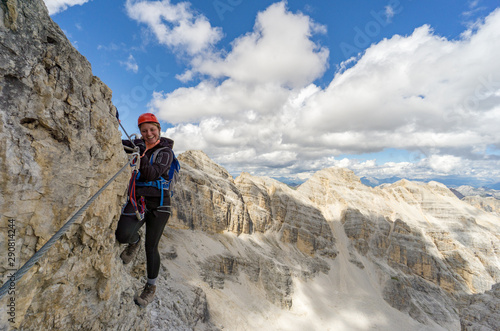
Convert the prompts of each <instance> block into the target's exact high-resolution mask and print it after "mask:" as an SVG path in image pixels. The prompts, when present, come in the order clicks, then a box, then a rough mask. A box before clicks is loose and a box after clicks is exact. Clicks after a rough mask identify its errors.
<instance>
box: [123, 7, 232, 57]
mask: <svg viewBox="0 0 500 331" xmlns="http://www.w3.org/2000/svg"><path fill="white" fill-rule="evenodd" d="M125 8H126V10H127V14H128V15H129V16H130V17H131V18H132V19H134V20H136V21H138V22H140V23H143V24H146V25H147V26H148V28H149V29H150V30H151V32H152V33H153V34H154V35H155V36H156V38H157V39H158V41H159V42H160V43H161V44H163V45H166V46H168V47H172V48H174V49H176V50H178V51H179V50H180V51H181V52H186V53H187V54H189V55H196V54H199V53H201V52H204V51H207V49H209V48H210V47H211V46H212V45H214V44H216V43H217V42H218V41H219V40H220V39H221V38H222V32H221V30H220V29H219V28H214V27H212V26H211V25H210V22H209V21H208V19H207V18H206V17H205V16H204V15H201V14H197V13H196V12H195V11H194V10H193V9H192V8H191V7H190V3H189V2H179V3H177V4H172V3H171V2H170V1H169V0H162V1H145V0H127V2H126V4H125Z"/></svg>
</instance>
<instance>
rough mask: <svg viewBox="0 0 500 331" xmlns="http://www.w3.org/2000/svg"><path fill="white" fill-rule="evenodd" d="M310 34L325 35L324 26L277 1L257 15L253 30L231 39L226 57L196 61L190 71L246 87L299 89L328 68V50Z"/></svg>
mask: <svg viewBox="0 0 500 331" xmlns="http://www.w3.org/2000/svg"><path fill="white" fill-rule="evenodd" d="M313 33H326V27H324V26H321V25H318V24H316V23H314V22H313V21H312V20H311V19H310V17H308V16H305V15H302V14H293V13H291V12H289V11H287V10H286V7H285V3H284V2H279V3H276V4H273V5H271V6H270V7H269V8H267V9H266V10H265V11H263V12H261V13H259V14H258V16H257V20H256V23H255V26H254V31H253V32H251V33H248V34H246V35H243V36H241V37H239V38H237V39H236V40H234V41H233V43H232V50H231V52H230V53H229V54H228V55H227V56H226V57H225V58H221V57H215V58H214V57H212V58H207V59H201V60H199V59H197V61H195V62H193V66H194V68H193V70H195V71H197V72H199V73H202V74H205V75H209V76H211V77H215V78H221V77H228V78H230V79H233V80H235V81H238V82H243V83H245V84H270V83H276V84H279V85H286V86H290V87H301V86H304V85H306V84H309V83H311V82H312V81H314V80H315V79H317V78H319V77H321V76H322V75H323V73H324V72H325V70H326V69H327V66H328V62H327V59H328V54H329V52H328V49H326V48H324V47H321V46H320V45H318V44H316V43H314V42H313V41H311V39H310V38H311V35H312V34H313Z"/></svg>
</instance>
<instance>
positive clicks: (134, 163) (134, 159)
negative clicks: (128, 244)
mask: <svg viewBox="0 0 500 331" xmlns="http://www.w3.org/2000/svg"><path fill="white" fill-rule="evenodd" d="M117 119H118V122H119V123H120V126H121V128H122V130H123V131H124V132H125V134H126V135H127V137H128V138H129V140H130V141H131V143H132V145H133V146H134V148H130V147H126V146H124V147H126V148H127V149H128V150H129V151H132V152H133V153H132V154H131V160H130V161H129V162H127V164H125V165H124V166H123V167H122V168H121V169H120V170H118V172H117V173H116V174H115V175H114V176H113V177H111V179H110V180H108V181H107V182H106V184H104V186H103V187H101V188H100V189H99V190H98V191H97V192H96V193H95V194H94V195H93V196H92V197H91V198H90V199H89V200H88V201H87V202H86V203H85V204H84V205H83V207H81V208H80V209H79V210H78V211H77V212H76V213H75V214H74V215H73V216H72V217H71V218H70V219H69V220H68V221H67V222H66V223H65V224H64V225H63V226H62V227H61V228H60V229H59V231H57V232H56V233H55V234H54V235H53V236H52V238H50V239H49V240H48V241H47V242H46V243H45V244H44V245H43V246H42V248H40V249H39V250H38V251H37V252H36V253H35V254H33V256H32V257H31V258H30V259H29V260H28V261H27V262H26V263H25V264H24V265H23V266H22V267H21V268H19V269H18V270H17V271H16V272H15V273H14V274H13V275H9V280H7V281H6V282H5V283H4V284H3V285H2V287H0V300H1V299H2V298H3V297H4V296H5V295H6V294H7V292H8V291H9V287H10V286H11V284H12V282H14V283H17V282H18V281H19V280H21V278H22V277H23V276H24V275H25V274H26V273H27V272H28V270H29V269H31V267H33V265H35V263H37V262H38V260H40V258H41V257H42V256H43V255H44V254H45V253H46V252H47V251H48V250H49V249H50V248H51V247H52V246H53V245H54V244H55V243H56V241H57V240H59V238H61V236H62V235H63V234H64V233H65V232H66V231H68V229H69V227H70V226H71V225H73V223H75V221H76V220H77V219H78V218H80V216H82V215H83V213H84V212H85V211H86V210H87V209H88V208H89V207H90V205H91V204H92V202H94V200H96V199H97V197H99V195H101V193H102V192H103V191H104V190H105V189H106V188H107V187H108V186H109V184H111V183H112V182H113V181H114V180H115V179H116V178H117V177H118V176H119V175H120V174H121V173H122V172H123V171H124V170H125V169H127V168H129V166H130V167H132V168H133V170H132V177H131V181H130V182H129V198H130V197H133V199H134V200H133V201H134V203H135V206H134V207H137V208H136V211H138V213H136V215H137V218H139V219H142V218H141V217H144V212H145V210H146V206H145V203H144V198H142V197H141V199H140V200H139V203H137V201H136V198H135V186H136V177H138V176H139V166H140V163H141V162H140V154H139V147H138V146H137V145H135V144H134V140H133V139H132V137H134V136H135V138H136V139H137V135H136V134H132V135H131V136H129V135H128V134H127V131H125V128H124V127H123V126H122V124H121V122H120V119H119V118H118V112H117ZM155 152H157V151H155ZM155 157H156V155H155ZM172 164H173V165H172V166H171V167H170V170H169V173H168V174H169V180H168V181H167V185H166V189H167V190H168V189H169V187H170V185H171V183H172V181H173V180H175V177H176V174H177V173H178V172H179V169H180V166H179V162H178V161H177V159H176V158H175V155H174V160H173V161H172ZM173 168H175V169H173ZM171 172H172V175H170V174H171ZM132 179H133V180H132ZM132 182H133V183H132ZM130 186H132V189H130ZM138 186H140V185H138ZM161 187H162V188H163V187H165V186H164V184H162V186H161ZM164 190H165V189H162V190H161V191H162V198H161V199H162V201H161V202H162V203H163V191H164ZM141 212H142V216H141Z"/></svg>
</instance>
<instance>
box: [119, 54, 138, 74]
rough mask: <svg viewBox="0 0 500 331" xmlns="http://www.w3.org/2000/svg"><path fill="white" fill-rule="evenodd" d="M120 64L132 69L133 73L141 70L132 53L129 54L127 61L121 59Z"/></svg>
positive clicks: (129, 69)
mask: <svg viewBox="0 0 500 331" xmlns="http://www.w3.org/2000/svg"><path fill="white" fill-rule="evenodd" d="M120 65H122V66H124V67H125V69H126V70H127V71H132V72H133V73H137V72H138V71H139V65H138V64H137V61H136V60H135V58H134V56H133V55H132V54H130V55H129V57H128V58H127V61H120Z"/></svg>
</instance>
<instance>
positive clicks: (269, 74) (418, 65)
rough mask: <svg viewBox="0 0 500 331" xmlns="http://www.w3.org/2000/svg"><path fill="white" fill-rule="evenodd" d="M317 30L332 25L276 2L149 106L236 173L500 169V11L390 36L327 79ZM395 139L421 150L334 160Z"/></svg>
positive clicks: (480, 172) (181, 144)
mask: <svg viewBox="0 0 500 331" xmlns="http://www.w3.org/2000/svg"><path fill="white" fill-rule="evenodd" d="M318 33H326V28H325V27H323V26H321V25H319V24H317V23H315V22H314V21H313V20H312V19H311V18H310V17H308V16H306V15H304V14H302V13H292V12H290V11H288V10H287V8H286V4H285V3H284V2H281V3H277V4H274V5H271V6H270V7H269V8H267V9H266V10H265V11H263V12H261V13H259V14H258V16H257V19H256V23H255V26H254V30H253V31H252V32H250V33H247V34H245V35H243V36H241V37H239V38H237V39H235V40H234V42H233V44H232V49H231V50H230V51H229V52H227V54H226V55H225V56H221V55H219V54H217V53H215V52H211V53H209V54H208V53H207V55H206V56H199V57H193V61H192V63H191V68H190V70H189V72H187V73H186V74H185V76H186V77H185V79H186V80H187V79H189V78H190V77H192V75H196V74H198V75H202V77H206V79H202V81H201V83H199V84H198V85H196V86H192V87H186V88H179V89H177V90H175V91H173V92H170V93H163V92H157V93H155V95H154V98H153V100H152V102H151V104H150V105H151V108H152V110H153V111H156V112H157V113H158V115H159V116H160V118H161V119H163V120H165V121H168V122H170V123H173V124H175V126H174V127H173V128H170V129H169V130H168V131H167V132H166V135H168V136H171V137H172V138H174V139H175V140H176V147H177V149H178V150H179V149H180V150H186V149H203V150H204V151H205V152H207V153H208V154H209V155H210V156H211V157H213V158H214V159H215V160H216V161H217V162H220V163H222V164H223V165H224V166H226V167H227V168H228V170H230V171H232V172H233V173H238V172H240V171H250V172H252V173H255V174H260V175H268V176H278V177H279V176H289V177H293V176H295V177H297V178H301V177H304V176H305V174H307V173H310V172H311V171H315V170H318V169H321V168H325V167H328V166H345V167H349V168H351V169H353V170H355V171H357V173H358V174H359V175H369V174H372V175H377V176H384V177H388V176H393V175H400V176H401V175H402V176H415V177H422V176H429V175H432V174H456V175H470V176H489V177H497V178H498V177H500V170H499V169H500V167H499V165H500V163H499V161H498V160H496V159H494V158H489V157H488V155H486V154H485V151H486V149H487V146H491V145H495V146H500V136H499V135H498V134H497V132H498V127H499V125H500V76H499V74H498V73H499V72H500V62H499V61H497V59H496V57H497V54H500V10H496V11H494V12H492V13H491V14H490V15H489V16H488V17H486V18H485V19H484V20H483V21H481V22H478V24H476V25H475V26H474V27H473V28H471V29H469V30H468V31H465V32H464V33H463V34H462V36H461V38H460V39H458V40H447V39H446V38H443V37H440V36H438V35H436V34H435V33H434V32H433V30H432V27H430V26H427V25H424V26H421V27H419V28H417V29H415V31H414V32H413V33H412V34H411V35H408V36H399V35H395V36H393V37H392V38H389V39H384V40H382V41H381V42H379V43H377V44H373V45H372V46H371V47H369V48H368V49H367V50H366V51H365V52H364V54H362V56H360V57H359V59H357V60H356V61H355V62H354V63H351V64H350V65H349V68H348V69H343V70H341V71H338V72H337V74H336V75H335V77H334V78H333V80H332V81H331V83H330V84H329V85H328V86H327V87H325V88H321V87H319V86H316V85H315V84H314V81H315V79H317V78H320V77H321V76H322V75H323V74H324V72H325V70H326V68H327V66H328V50H327V49H325V48H324V47H322V46H321V45H320V44H318V43H317V42H315V41H314V38H313V36H314V35H315V34H318ZM340 67H342V66H340ZM345 68H347V66H345ZM386 148H395V149H399V150H407V151H410V152H411V153H413V155H416V156H418V158H415V159H409V160H408V161H402V162H398V163H394V162H392V163H391V162H388V163H383V164H379V163H378V162H377V161H376V160H370V161H356V160H355V159H351V160H349V159H340V160H338V159H336V156H338V155H341V154H363V153H373V152H379V151H383V150H384V149H386Z"/></svg>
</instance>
